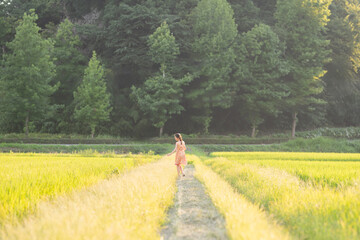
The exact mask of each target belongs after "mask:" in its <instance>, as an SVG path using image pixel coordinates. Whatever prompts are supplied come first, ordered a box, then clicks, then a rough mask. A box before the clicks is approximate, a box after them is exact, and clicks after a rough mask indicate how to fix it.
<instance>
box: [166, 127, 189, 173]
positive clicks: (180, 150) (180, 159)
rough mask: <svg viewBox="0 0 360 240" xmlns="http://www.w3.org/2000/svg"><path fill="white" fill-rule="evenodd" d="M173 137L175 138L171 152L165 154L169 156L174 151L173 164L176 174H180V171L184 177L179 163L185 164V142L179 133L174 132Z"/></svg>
mask: <svg viewBox="0 0 360 240" xmlns="http://www.w3.org/2000/svg"><path fill="white" fill-rule="evenodd" d="M174 137H175V140H176V144H175V148H174V150H173V151H172V152H171V153H169V154H167V155H168V156H170V155H171V154H173V153H174V152H176V155H175V165H176V167H177V173H178V176H180V173H181V174H182V176H183V177H185V174H184V171H183V168H182V166H181V165H184V166H186V165H187V162H186V157H185V150H186V146H185V142H184V141H183V140H182V137H181V134H180V133H175V134H174Z"/></svg>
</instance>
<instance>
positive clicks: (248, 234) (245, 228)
mask: <svg viewBox="0 0 360 240" xmlns="http://www.w3.org/2000/svg"><path fill="white" fill-rule="evenodd" d="M195 168H196V177H197V178H198V179H199V180H200V181H201V182H203V183H204V185H205V187H206V189H207V191H208V192H209V195H210V197H211V199H212V201H213V202H214V204H215V206H216V207H217V208H218V209H219V211H220V212H221V213H222V214H223V215H224V217H225V221H226V229H227V232H228V235H229V236H230V239H263V240H268V239H276V240H280V239H289V235H288V233H286V231H284V229H283V228H282V227H280V226H279V225H277V224H276V223H275V222H274V221H273V220H272V219H270V218H269V217H268V216H267V215H266V214H265V213H264V211H262V210H261V209H260V208H259V207H258V206H256V205H253V204H251V203H250V202H249V201H248V200H246V199H245V198H244V197H242V196H241V195H239V194H238V193H236V192H235V191H234V189H233V188H232V187H231V186H230V185H229V184H228V183H227V182H225V181H224V180H223V179H221V178H220V177H219V176H218V175H217V174H216V173H214V172H213V171H211V170H210V169H209V168H208V167H206V166H205V165H203V164H202V163H201V162H200V161H195Z"/></svg>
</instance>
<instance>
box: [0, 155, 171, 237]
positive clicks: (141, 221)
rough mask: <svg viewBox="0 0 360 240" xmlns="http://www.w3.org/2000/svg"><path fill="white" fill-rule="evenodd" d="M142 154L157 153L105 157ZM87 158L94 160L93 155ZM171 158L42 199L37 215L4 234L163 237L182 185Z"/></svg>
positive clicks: (9, 226) (1, 232) (10, 226)
mask: <svg viewBox="0 0 360 240" xmlns="http://www.w3.org/2000/svg"><path fill="white" fill-rule="evenodd" d="M137 157H139V158H144V159H145V160H144V161H152V160H153V159H154V158H156V156H146V155H145V156H144V155H142V156H122V157H121V158H114V159H100V161H102V162H106V161H107V160H109V161H110V163H109V165H108V166H110V165H112V164H114V165H113V166H116V162H112V160H116V159H117V161H124V160H127V161H129V162H130V161H131V159H132V158H133V159H137ZM72 159H73V160H74V158H72ZM146 159H147V160H146ZM81 160H82V161H88V164H94V163H93V162H91V160H90V159H81ZM171 160H173V159H171ZM171 160H170V159H169V158H163V159H161V160H160V161H156V162H152V163H149V164H144V165H142V166H139V167H137V168H135V169H132V170H131V171H127V172H125V173H123V174H121V175H120V176H115V177H111V178H108V179H104V180H103V181H99V182H98V183H96V184H94V185H93V186H89V187H88V188H83V189H82V190H79V191H73V192H72V193H71V194H66V195H63V196H59V197H57V198H56V199H54V200H53V201H41V202H40V203H39V204H38V206H37V211H36V214H35V215H30V216H27V217H25V218H24V219H23V221H21V222H20V223H18V224H5V225H4V226H3V227H2V229H0V239H6V240H13V239H14V240H19V239H20V240H32V239H44V240H48V239H64V240H65V239H66V240H67V239H109V240H138V239H144V240H152V239H160V234H159V229H160V228H161V226H162V224H163V223H164V221H165V219H166V213H167V209H168V208H169V207H170V206H171V205H172V204H173V199H174V195H175V191H176V187H175V180H176V170H174V166H173V164H169V163H170V162H172V161H171ZM93 161H96V159H93ZM104 164H105V165H106V163H104ZM100 166H101V165H100ZM92 168H94V165H93V166H92ZM103 169H104V170H109V169H110V168H106V167H104V168H103Z"/></svg>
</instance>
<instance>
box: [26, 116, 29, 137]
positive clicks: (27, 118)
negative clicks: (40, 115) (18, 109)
mask: <svg viewBox="0 0 360 240" xmlns="http://www.w3.org/2000/svg"><path fill="white" fill-rule="evenodd" d="M25 134H26V136H29V112H27V113H26V118H25Z"/></svg>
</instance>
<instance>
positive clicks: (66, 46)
mask: <svg viewBox="0 0 360 240" xmlns="http://www.w3.org/2000/svg"><path fill="white" fill-rule="evenodd" d="M54 42H55V48H54V53H53V55H54V57H55V58H56V61H55V64H56V76H55V78H54V82H59V83H60V87H59V89H58V90H57V91H56V92H55V93H54V94H53V96H52V101H53V103H55V104H59V105H61V106H62V110H60V111H59V114H58V115H57V116H56V118H54V120H53V121H55V122H56V124H57V125H58V126H59V127H60V128H62V129H64V128H65V127H66V126H69V125H71V124H70V122H71V121H70V118H71V115H72V113H73V111H74V106H73V104H72V103H73V100H74V98H73V94H74V91H75V90H76V88H77V87H78V85H79V83H80V81H81V78H82V76H83V74H84V69H85V66H86V64H87V60H86V58H85V56H84V55H83V54H82V53H81V52H80V50H79V47H80V45H81V42H80V39H79V37H78V36H77V35H76V34H75V33H74V25H73V24H72V23H71V22H70V20H68V19H65V20H64V21H63V22H62V23H60V24H59V25H58V27H57V31H56V33H55V36H54Z"/></svg>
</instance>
